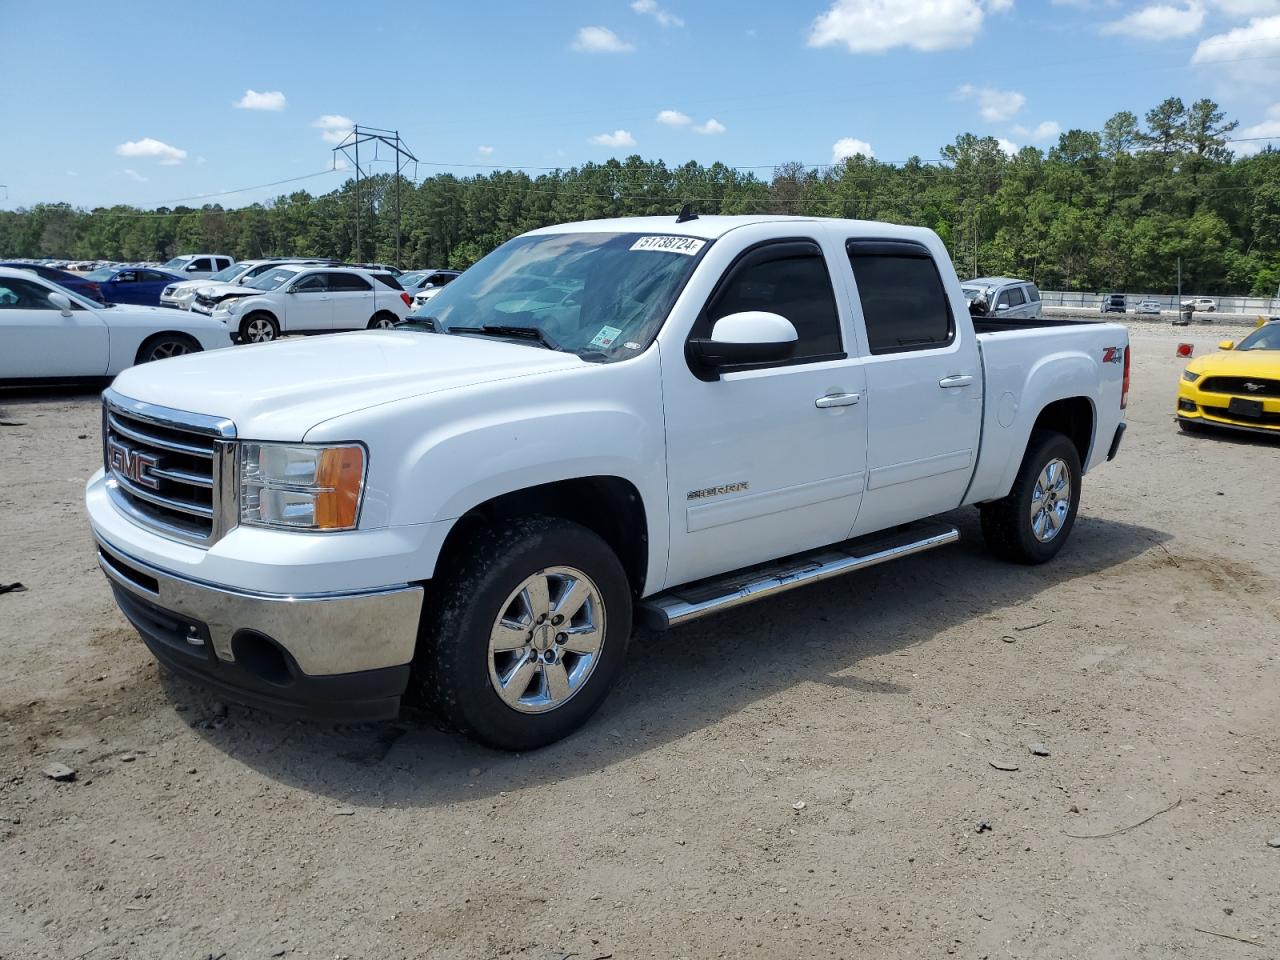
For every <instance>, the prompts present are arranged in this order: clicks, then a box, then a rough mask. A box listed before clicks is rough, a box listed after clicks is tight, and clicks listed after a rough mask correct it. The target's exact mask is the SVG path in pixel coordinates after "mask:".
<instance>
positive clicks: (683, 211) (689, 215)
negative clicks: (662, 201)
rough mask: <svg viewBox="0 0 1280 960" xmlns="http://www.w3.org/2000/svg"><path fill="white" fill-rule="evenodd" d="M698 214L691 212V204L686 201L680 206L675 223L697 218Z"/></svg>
mask: <svg viewBox="0 0 1280 960" xmlns="http://www.w3.org/2000/svg"><path fill="white" fill-rule="evenodd" d="M697 219H698V215H697V214H696V213H694V212H693V204H692V203H686V204H685V205H684V206H683V207H681V208H680V215H679V216H678V217H676V223H686V222H688V221H689V220H697Z"/></svg>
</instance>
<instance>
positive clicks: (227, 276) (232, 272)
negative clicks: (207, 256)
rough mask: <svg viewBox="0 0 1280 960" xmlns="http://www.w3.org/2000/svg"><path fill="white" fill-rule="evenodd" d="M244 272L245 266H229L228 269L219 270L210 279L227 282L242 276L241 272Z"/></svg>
mask: <svg viewBox="0 0 1280 960" xmlns="http://www.w3.org/2000/svg"><path fill="white" fill-rule="evenodd" d="M243 272H244V267H227V269H225V270H219V271H218V272H217V273H215V274H214V275H213V276H212V277H210V278H209V279H210V280H221V281H224V282H225V281H227V280H234V279H235V278H236V277H238V276H240V274H241V273H243Z"/></svg>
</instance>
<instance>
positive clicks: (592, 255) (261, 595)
mask: <svg viewBox="0 0 1280 960" xmlns="http://www.w3.org/2000/svg"><path fill="white" fill-rule="evenodd" d="M426 309H427V310H429V315H428V314H427V313H426V312H423V313H421V314H420V315H416V316H411V317H410V318H409V320H408V321H406V322H405V323H403V324H401V325H400V326H398V327H396V328H394V329H389V330H375V331H366V332H357V333H349V334H340V335H335V336H330V337H322V338H318V339H317V338H311V339H303V340H291V341H285V342H280V343H274V344H265V345H260V346H250V347H246V348H243V349H240V350H234V351H220V352H218V353H215V354H209V355H198V356H192V357H182V358H178V359H175V360H169V361H166V362H164V363H158V364H148V365H147V366H144V367H138V368H134V369H132V370H128V371H125V372H124V373H122V374H121V375H120V376H119V377H118V378H117V379H116V380H115V382H114V384H113V386H112V387H111V388H110V389H109V390H108V391H107V392H106V393H105V395H104V408H103V428H104V436H103V452H104V460H105V468H104V469H103V470H101V471H99V472H98V473H96V474H95V475H94V476H93V477H92V479H91V480H90V481H89V483H88V487H87V491H86V504H87V508H88V513H89V518H90V522H91V524H92V528H93V533H94V536H95V537H96V539H97V543H98V547H99V553H98V559H99V562H100V565H101V567H102V569H103V571H104V572H105V574H106V576H107V577H108V578H109V580H110V583H111V585H112V587H113V588H114V591H115V596H116V599H117V601H118V603H119V605H120V608H121V609H122V610H123V612H124V613H125V615H126V616H127V617H128V618H129V619H130V620H131V621H132V622H133V624H134V625H135V626H136V627H137V629H138V631H139V633H140V634H141V635H142V637H143V639H144V640H145V641H146V643H147V645H148V646H149V647H150V649H151V650H152V652H153V653H154V655H155V656H156V657H157V658H158V659H159V660H161V661H162V662H163V663H165V664H167V665H168V666H169V667H171V668H172V669H174V670H175V671H177V672H179V673H181V674H184V675H186V676H188V677H191V678H194V679H196V680H197V681H200V682H203V683H205V684H208V685H210V686H212V687H214V688H216V689H218V690H220V691H222V692H223V694H224V695H225V696H226V697H228V698H231V699H237V700H240V701H242V702H247V703H251V704H256V705H259V706H261V707H264V708H266V709H270V710H274V711H276V712H285V713H292V714H295V715H303V716H319V717H330V718H339V717H341V718H347V719H361V720H369V719H376V718H385V717H390V716H393V715H395V714H396V713H397V711H398V710H399V708H400V703H401V699H402V697H405V696H412V697H414V698H421V699H423V700H425V701H426V702H427V703H429V704H431V705H433V706H434V708H435V709H436V710H437V711H438V713H439V714H440V715H441V716H442V717H443V719H444V720H445V721H446V722H448V723H449V724H451V725H452V726H453V727H455V728H456V729H459V730H461V731H464V732H466V733H468V734H469V735H471V736H473V737H475V738H477V739H479V740H481V741H483V742H485V743H488V744H491V745H494V746H497V747H502V748H508V749H528V748H532V747H537V746H540V745H543V744H546V743H550V742H552V741H554V740H556V739H557V738H559V737H562V736H564V735H566V734H567V733H569V732H570V731H572V730H573V729H575V728H576V727H578V726H579V725H580V724H582V723H583V722H584V721H585V720H586V718H587V717H588V716H589V715H590V714H591V713H592V711H594V710H595V709H596V708H597V707H598V706H599V705H600V703H601V701H602V700H603V699H604V697H605V696H606V694H607V693H608V691H609V689H610V686H611V685H612V684H613V683H614V681H615V680H616V679H617V678H618V675H619V672H620V671H621V669H622V666H623V662H624V660H625V658H626V650H627V643H628V639H629V637H630V635H631V632H632V625H633V623H634V622H635V621H636V620H643V621H645V622H646V623H647V624H649V625H650V626H652V627H655V628H666V627H671V626H675V625H677V624H681V623H684V622H686V621H689V620H692V619H694V618H696V617H700V616H702V615H704V614H709V613H714V612H716V611H719V610H724V609H727V608H729V607H734V606H737V605H739V604H742V603H745V602H747V601H751V600H756V599H760V598H765V597H768V596H770V595H772V594H775V593H778V592H780V591H783V590H788V589H791V588H793V587H799V586H802V585H804V584H809V583H813V582H815V581H818V580H823V579H826V578H828V577H832V576H834V575H836V574H842V573H846V572H850V571H854V570H858V569H860V568H863V567H867V566H870V565H872V564H877V563H881V562H883V561H886V560H892V559H897V558H901V557H904V556H907V555H909V554H913V553H917V552H919V551H922V550H927V549H930V548H934V547H940V546H942V545H944V544H947V543H950V542H952V541H954V540H955V539H957V537H958V533H957V531H956V529H955V528H954V527H953V526H951V525H950V524H948V523H946V522H944V521H939V520H937V519H929V518H933V517H936V516H937V515H939V514H944V513H946V512H947V511H950V510H954V509H956V508H957V507H960V506H963V505H966V504H969V505H974V506H976V507H978V508H979V509H980V510H981V516H982V530H983V533H984V534H985V537H986V540H987V542H988V544H989V545H990V547H991V549H992V550H993V551H994V552H995V553H997V554H998V555H1000V556H1002V557H1005V558H1008V559H1010V560H1014V561H1020V562H1025V563H1040V562H1043V561H1046V560H1049V559H1051V558H1052V557H1053V556H1054V555H1055V554H1056V553H1057V552H1058V550H1059V549H1061V547H1062V546H1063V543H1064V542H1065V541H1066V539H1067V537H1068V535H1069V534H1070V533H1071V528H1072V524H1073V521H1074V519H1075V516H1076V509H1077V505H1078V504H1079V500H1080V490H1081V477H1082V474H1084V473H1085V472H1086V471H1087V470H1089V469H1091V468H1093V467H1096V466H1098V465H1100V464H1101V463H1103V462H1104V461H1105V460H1109V459H1111V458H1112V457H1113V456H1115V454H1116V450H1117V448H1118V446H1119V443H1120V438H1121V436H1122V434H1123V431H1124V416H1125V412H1124V408H1125V400H1126V392H1127V389H1128V380H1129V352H1128V345H1127V335H1126V331H1125V328H1124V327H1123V326H1119V325H1115V324H1108V323H1097V322H1075V321H1055V320H1034V321H1018V320H1004V319H998V318H993V319H983V320H976V321H975V320H973V319H971V318H970V315H969V311H968V309H967V306H966V301H965V297H964V294H963V293H962V291H961V289H960V284H959V282H958V280H957V279H956V275H955V272H954V270H953V269H952V266H951V261H950V259H949V257H948V256H947V251H946V249H945V248H944V247H943V245H942V242H941V241H940V240H939V239H938V237H937V236H936V235H935V234H934V233H932V232H931V231H929V230H925V229H920V228H913V227H902V226H893V225H889V224H883V223H869V222H860V221H847V220H828V219H805V218H798V217H780V216H756V217H703V218H701V219H698V218H691V217H686V216H683V215H682V217H680V218H652V217H650V218H637V219H625V220H611V221H610V220H606V221H598V222H590V223H573V224H566V225H563V226H557V227H550V228H546V229H542V230H536V231H534V232H532V233H529V234H526V235H524V236H520V237H517V238H515V239H514V240H511V241H509V242H508V243H506V244H504V245H503V246H502V247H500V248H498V249H497V250H496V251H494V252H493V253H492V254H490V255H489V256H487V257H486V258H484V259H483V260H481V261H480V262H479V263H478V264H476V265H475V266H474V267H472V268H471V269H470V270H468V271H467V272H466V273H464V274H463V275H462V276H460V277H459V278H458V279H457V280H455V281H453V282H452V283H450V284H449V285H448V286H447V287H446V288H445V289H444V290H442V291H441V292H440V293H439V294H438V295H437V296H436V297H435V298H433V299H432V300H431V301H430V302H429V303H428V304H427V308H426Z"/></svg>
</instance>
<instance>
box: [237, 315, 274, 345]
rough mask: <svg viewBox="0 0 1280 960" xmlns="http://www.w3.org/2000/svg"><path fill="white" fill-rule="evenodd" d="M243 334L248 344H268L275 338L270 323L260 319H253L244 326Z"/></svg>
mask: <svg viewBox="0 0 1280 960" xmlns="http://www.w3.org/2000/svg"><path fill="white" fill-rule="evenodd" d="M244 332H245V334H246V339H247V340H248V341H249V342H250V343H268V342H269V341H271V340H274V339H275V338H276V332H275V330H274V329H273V328H272V326H271V321H270V320H266V319H264V318H262V317H255V318H254V319H252V320H250V321H249V322H248V323H247V324H245V328H244Z"/></svg>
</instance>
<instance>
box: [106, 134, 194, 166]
mask: <svg viewBox="0 0 1280 960" xmlns="http://www.w3.org/2000/svg"><path fill="white" fill-rule="evenodd" d="M116 153H117V154H118V155H119V156H122V157H155V158H156V159H157V160H159V161H160V162H161V163H162V164H164V165H165V166H166V167H172V166H174V165H176V164H179V163H181V162H182V161H183V160H185V159H187V151H185V150H179V149H178V148H177V147H171V146H169V144H167V143H164V142H162V141H160V140H156V139H154V138H153V137H143V138H142V139H141V140H129V141H127V142H126V143H122V144H120V146H118V147H116Z"/></svg>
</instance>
